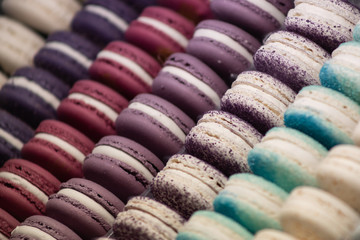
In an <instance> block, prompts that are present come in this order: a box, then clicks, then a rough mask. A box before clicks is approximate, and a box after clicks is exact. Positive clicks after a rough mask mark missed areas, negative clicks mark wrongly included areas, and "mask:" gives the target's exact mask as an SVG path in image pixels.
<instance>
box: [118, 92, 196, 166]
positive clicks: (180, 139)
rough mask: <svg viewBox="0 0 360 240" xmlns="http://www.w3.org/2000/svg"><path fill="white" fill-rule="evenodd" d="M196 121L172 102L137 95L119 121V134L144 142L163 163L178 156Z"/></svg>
mask: <svg viewBox="0 0 360 240" xmlns="http://www.w3.org/2000/svg"><path fill="white" fill-rule="evenodd" d="M194 125H195V123H194V121H193V120H192V119H191V118H190V117H189V116H187V115H186V114H185V113H184V112H183V111H181V110H180V109H179V108H178V107H176V106H175V105H173V104H172V103H170V102H168V101H166V100H165V99H163V98H160V97H158V96H155V95H153V94H148V93H143V94H139V95H137V96H136V97H135V98H134V99H133V100H132V101H130V104H129V106H128V107H127V108H126V109H124V110H123V111H122V112H121V113H120V114H119V116H118V118H117V119H116V132H117V134H118V135H120V136H123V137H126V138H129V139H132V140H134V141H135V142H138V143H140V144H141V145H143V146H144V147H146V148H147V149H149V150H150V151H151V152H153V153H154V154H155V155H157V156H158V157H159V158H160V159H161V160H162V161H164V162H165V161H166V158H168V157H169V156H171V155H173V154H175V153H177V152H178V151H179V150H180V149H181V148H182V147H183V146H184V143H185V137H186V135H187V134H188V133H189V131H190V129H191V128H192V127H193V126H194Z"/></svg>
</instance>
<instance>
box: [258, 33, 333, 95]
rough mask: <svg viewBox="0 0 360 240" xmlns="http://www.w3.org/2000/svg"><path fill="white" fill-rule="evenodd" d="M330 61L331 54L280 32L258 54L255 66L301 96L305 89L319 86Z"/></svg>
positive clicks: (312, 43) (315, 45)
mask: <svg viewBox="0 0 360 240" xmlns="http://www.w3.org/2000/svg"><path fill="white" fill-rule="evenodd" d="M329 58H330V54H329V53H327V52H326V51H325V50H324V49H323V48H321V47H320V46H319V45H317V44H316V43H314V42H312V41H311V40H309V39H307V38H305V37H303V36H301V35H299V34H296V33H293V32H287V31H277V32H274V33H272V34H270V35H269V37H268V38H267V39H266V40H265V43H264V45H263V46H262V47H261V48H260V49H259V50H258V51H257V52H256V53H255V55H254V64H255V68H256V70H258V71H261V72H264V73H267V74H270V75H271V76H273V77H275V78H277V79H279V80H280V81H282V82H284V83H285V84H286V85H288V86H289V87H290V88H292V89H293V90H294V91H296V92H298V91H299V90H300V89H301V88H303V87H305V86H308V85H319V84H320V79H319V73H320V69H321V67H322V66H323V64H324V63H325V62H326V61H327V60H328V59H329Z"/></svg>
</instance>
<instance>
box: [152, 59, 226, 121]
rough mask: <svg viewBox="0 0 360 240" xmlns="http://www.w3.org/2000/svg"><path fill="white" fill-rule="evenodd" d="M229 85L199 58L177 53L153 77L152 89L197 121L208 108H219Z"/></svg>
mask: <svg viewBox="0 0 360 240" xmlns="http://www.w3.org/2000/svg"><path fill="white" fill-rule="evenodd" d="M227 88H228V87H227V85H226V84H225V82H224V81H223V80H222V79H221V78H220V77H219V76H218V75H217V74H216V73H215V72H214V71H213V70H211V68H209V67H208V66H207V65H206V64H205V63H203V62H202V61H200V60H199V59H197V58H195V57H193V56H191V55H189V54H185V53H174V54H172V55H171V56H170V57H169V58H168V59H167V60H166V62H165V64H164V67H163V68H162V70H161V71H160V73H159V74H158V76H157V77H156V78H155V79H154V83H153V85H152V92H153V93H154V94H155V95H158V96H160V97H162V98H164V99H166V100H168V101H169V102H171V103H173V104H174V105H176V106H177V107H179V108H180V109H181V110H183V111H184V112H185V113H186V114H188V115H189V116H190V117H191V118H192V119H194V120H196V118H197V117H199V116H200V115H202V114H203V113H205V112H207V111H209V110H212V109H220V98H221V97H222V95H223V94H224V93H225V91H226V90H227Z"/></svg>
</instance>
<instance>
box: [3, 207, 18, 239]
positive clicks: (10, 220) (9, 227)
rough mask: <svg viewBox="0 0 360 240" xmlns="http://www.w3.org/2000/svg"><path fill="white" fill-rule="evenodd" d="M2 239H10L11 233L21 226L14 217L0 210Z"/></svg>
mask: <svg viewBox="0 0 360 240" xmlns="http://www.w3.org/2000/svg"><path fill="white" fill-rule="evenodd" d="M0 222H1V225H0V239H8V238H10V235H11V232H12V231H13V230H14V229H15V227H16V226H18V225H19V224H20V222H19V221H18V220H16V219H15V218H14V217H13V216H11V215H10V214H9V213H8V212H6V211H5V210H4V209H2V208H0Z"/></svg>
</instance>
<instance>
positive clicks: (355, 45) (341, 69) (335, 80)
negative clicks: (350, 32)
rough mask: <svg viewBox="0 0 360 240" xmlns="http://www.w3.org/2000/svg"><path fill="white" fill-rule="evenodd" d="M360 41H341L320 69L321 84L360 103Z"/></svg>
mask: <svg viewBox="0 0 360 240" xmlns="http://www.w3.org/2000/svg"><path fill="white" fill-rule="evenodd" d="M359 50H360V42H356V41H351V42H346V43H342V44H341V45H340V46H339V47H338V48H336V49H335V50H334V51H333V52H332V54H331V56H332V58H331V59H330V60H329V61H327V62H325V64H324V66H323V67H322V68H321V71H320V81H321V85H323V86H325V87H328V88H332V89H334V90H336V91H339V92H341V93H343V94H345V95H346V96H348V97H349V98H351V99H353V100H354V101H355V102H357V103H358V104H360V81H359V78H360V61H359V60H360V54H359Z"/></svg>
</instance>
